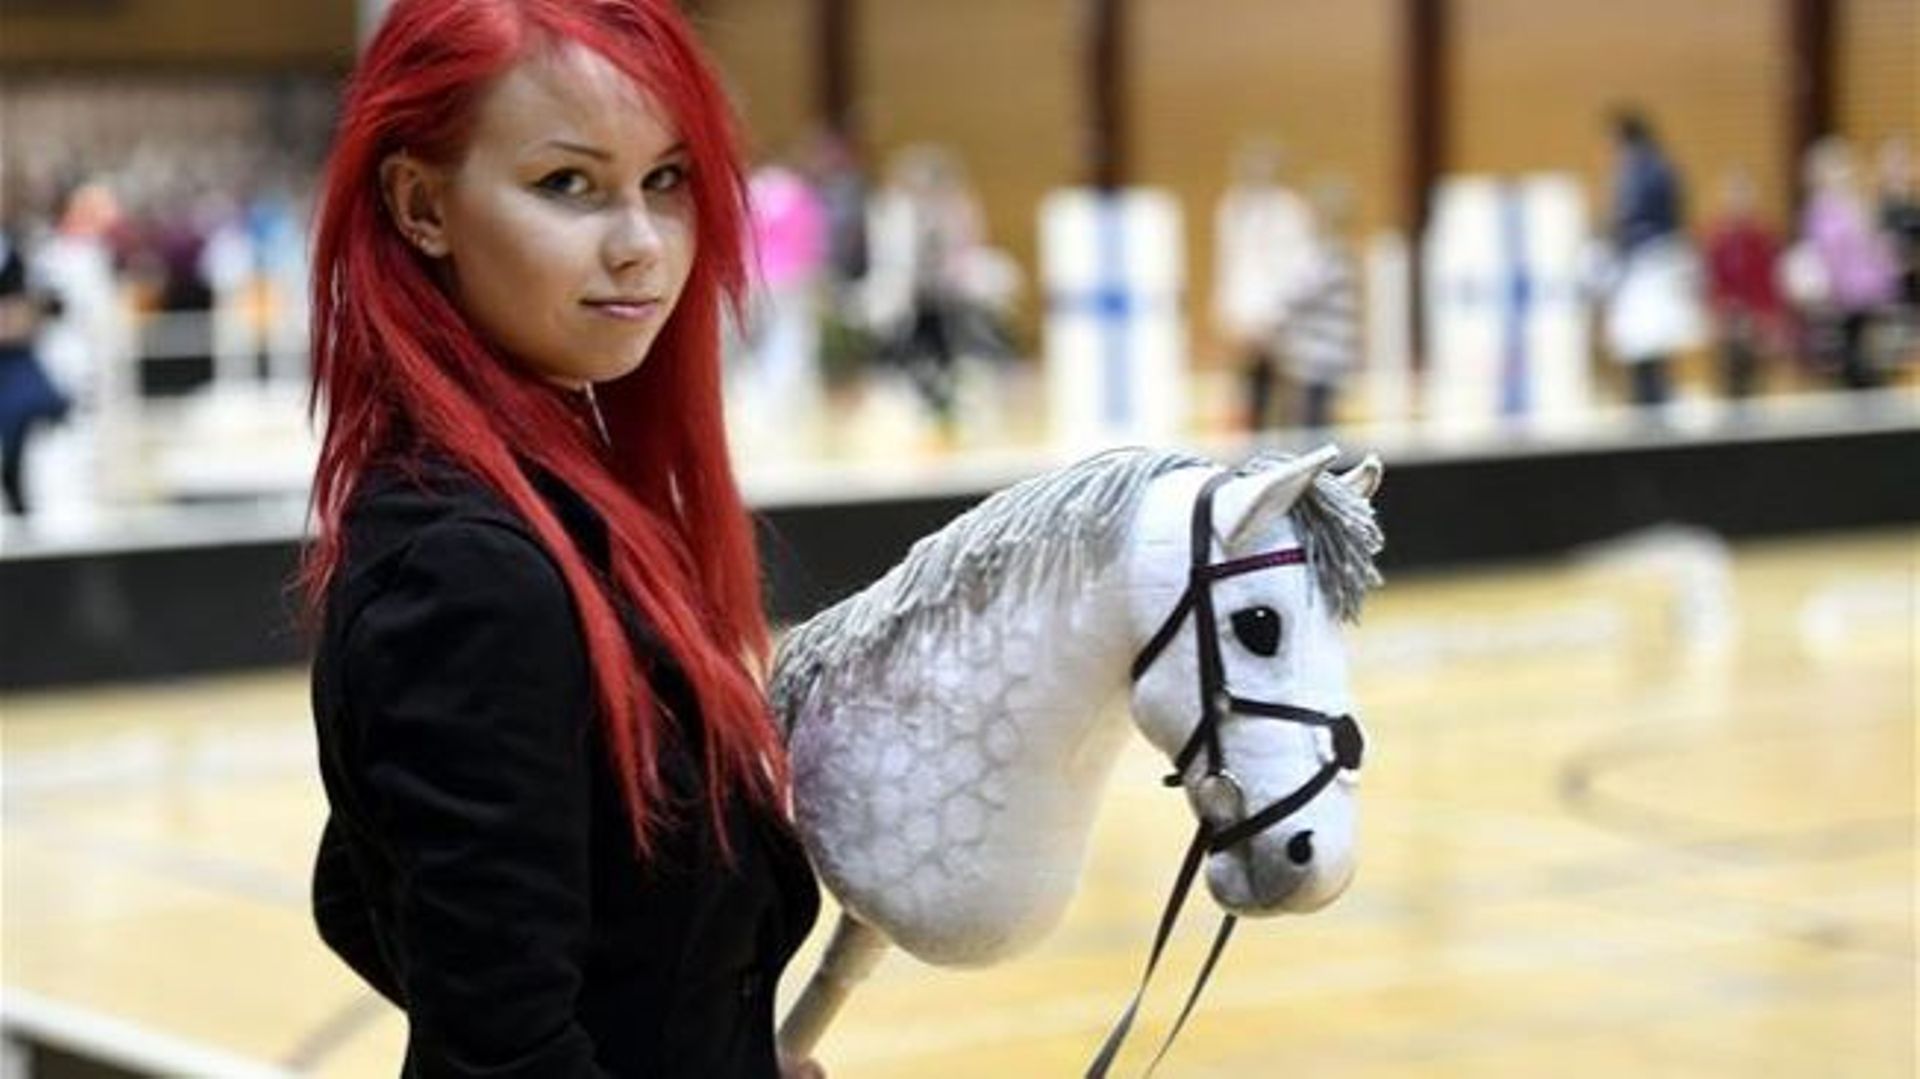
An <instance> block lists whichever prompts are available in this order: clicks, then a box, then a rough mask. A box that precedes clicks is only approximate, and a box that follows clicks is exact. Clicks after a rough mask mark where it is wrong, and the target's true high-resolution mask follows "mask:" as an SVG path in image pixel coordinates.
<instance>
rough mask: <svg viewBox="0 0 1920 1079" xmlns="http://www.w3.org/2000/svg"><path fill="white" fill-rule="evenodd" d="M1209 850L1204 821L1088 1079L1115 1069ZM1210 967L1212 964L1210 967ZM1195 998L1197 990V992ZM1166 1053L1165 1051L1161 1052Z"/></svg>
mask: <svg viewBox="0 0 1920 1079" xmlns="http://www.w3.org/2000/svg"><path fill="white" fill-rule="evenodd" d="M1206 850H1207V826H1206V824H1205V823H1204V822H1202V823H1201V825H1200V827H1199V828H1198V829H1197V830H1196V831H1195V832H1194V833H1193V842H1191V843H1189V844H1187V856H1186V857H1185V858H1184V859H1182V860H1181V862H1180V874H1179V875H1178V876H1177V877H1175V878H1174V881H1173V891H1171V892H1169V893H1168V894H1167V905H1166V907H1165V908H1164V909H1163V910H1162V911H1161V912H1160V928H1159V929H1157V930H1155V931H1154V934H1153V950H1152V951H1150V952H1148V953H1147V969H1146V970H1145V971H1144V972H1142V973H1141V975H1140V987H1139V988H1138V989H1135V990H1134V991H1133V1001H1132V1002H1131V1003H1129V1004H1128V1005H1127V1010H1126V1011H1124V1012H1121V1013H1120V1019H1119V1021H1118V1022H1116V1023H1114V1025H1113V1030H1112V1032H1110V1033H1109V1034H1108V1035H1107V1040H1106V1044H1104V1045H1102V1046H1101V1047H1100V1052H1099V1053H1098V1054H1097V1055H1096V1056H1095V1057H1094V1058H1093V1063H1092V1064H1089V1065H1087V1079H1103V1077H1104V1076H1105V1075H1106V1074H1107V1069H1108V1068H1111V1067H1112V1066H1113V1058H1114V1057H1116V1056H1118V1055H1119V1054H1120V1046H1121V1045H1122V1044H1124V1043H1125V1042H1126V1040H1127V1031H1129V1030H1131V1029H1133V1020H1134V1017H1135V1016H1136V1015H1138V1014H1139V1012H1140V1001H1141V999H1142V998H1144V997H1145V996H1146V995H1147V983H1148V982H1151V981H1152V980H1153V970H1154V968H1155V967H1157V966H1159V965H1160V953H1161V952H1163V951H1165V950H1166V947H1167V938H1168V937H1170V936H1172V935H1173V923H1174V922H1176V921H1178V920H1179V917H1180V908H1181V907H1183V906H1185V905H1186V902H1187V893H1188V892H1189V891H1190V890H1192V888H1193V878H1194V876H1195V875H1196V874H1198V873H1199V872H1200V860H1201V857H1202V856H1203V855H1205V854H1206ZM1209 967H1211V964H1209ZM1195 993H1196V995H1197V994H1198V990H1197V989H1196V990H1195ZM1164 1051H1165V1050H1164V1049H1163V1050H1162V1052H1164Z"/></svg>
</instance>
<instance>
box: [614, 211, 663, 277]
mask: <svg viewBox="0 0 1920 1079" xmlns="http://www.w3.org/2000/svg"><path fill="white" fill-rule="evenodd" d="M660 242H661V241H660V227H659V224H658V223H657V222H655V221H654V219H653V215H652V214H651V213H649V212H648V210H647V207H646V205H645V204H644V203H641V204H638V205H633V206H628V207H626V208H624V209H622V210H620V211H619V212H618V213H616V214H615V215H614V219H613V222H612V223H611V225H610V226H609V227H608V229H607V236H606V240H605V244H604V247H605V255H606V260H607V265H608V266H609V267H610V268H612V269H621V268H624V267H627V266H631V265H635V264H639V265H645V264H647V263H650V262H652V261H653V260H655V259H656V258H658V257H659V255H660Z"/></svg>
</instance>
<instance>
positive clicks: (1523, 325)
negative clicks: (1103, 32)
mask: <svg viewBox="0 0 1920 1079" xmlns="http://www.w3.org/2000/svg"><path fill="white" fill-rule="evenodd" d="M1586 243H1587V209H1586V199H1585V196H1584V195H1583V194H1582V192H1581V190H1580V185H1579V181H1578V180H1577V179H1575V178H1574V177H1571V176H1565V175H1559V174H1545V175H1536V176H1528V177H1523V178H1521V179H1519V180H1512V181H1509V180H1501V179H1494V178H1490V177H1477V176H1469V177H1456V178H1453V179H1450V180H1446V181H1444V182H1443V183H1442V184H1441V186H1440V189H1439V191H1438V192H1437V196H1436V199H1435V203H1434V217H1433V222H1432V224H1431V226H1430V227H1429V228H1428V231H1427V236H1426V240H1425V243H1424V245H1423V251H1422V253H1421V257H1422V258H1423V260H1424V266H1425V269H1426V274H1425V288H1426V301H1427V302H1426V313H1427V314H1426V317H1427V324H1426V331H1427V335H1426V336H1427V355H1426V361H1427V362H1426V378H1425V403H1426V415H1427V418H1428V420H1429V422H1430V423H1431V424H1433V425H1434V426H1435V427H1436V428H1437V429H1439V430H1441V431H1445V432H1451V433H1473V432H1480V431H1485V430H1488V429H1492V428H1497V427H1501V426H1507V425H1511V424H1513V423H1515V422H1523V423H1525V424H1526V425H1528V426H1530V427H1533V428H1534V429H1543V428H1551V427H1553V426H1554V425H1555V424H1557V423H1560V422H1563V421H1565V420H1566V419H1567V418H1569V417H1571V416H1574V415H1577V414H1578V413H1580V412H1583V411H1585V409H1586V408H1587V407H1588V405H1589V404H1590V402H1591V400H1592V377H1591V373H1590V369H1589V354H1590V345H1589V340H1588V337H1589V331H1588V315H1587V307H1586V301H1585V298H1584V296H1583V294H1582V289H1581V281H1582V275H1583V272H1584V264H1585V251H1586Z"/></svg>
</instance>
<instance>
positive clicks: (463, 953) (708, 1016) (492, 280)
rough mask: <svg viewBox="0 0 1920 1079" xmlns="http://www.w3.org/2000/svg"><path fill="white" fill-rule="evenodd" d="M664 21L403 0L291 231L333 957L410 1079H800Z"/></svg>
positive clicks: (782, 774)
mask: <svg viewBox="0 0 1920 1079" xmlns="http://www.w3.org/2000/svg"><path fill="white" fill-rule="evenodd" d="M741 214H742V185H741V179H740V170H739V165H738V160H737V156H736V149H735V138H734V134H733V130H732V126H731V121H730V119H729V117H728V115H727V112H726V110H725V108H724V106H723V97H722V94H721V92H720V90H719V88H718V87H717V85H716V83H715V79H714V75H713V73H712V71H711V69H710V67H709V66H708V64H707V63H706V61H705V60H704V59H703V58H702V57H701V55H700V53H699V50H698V48H697V46H696V45H695V44H694V42H693V40H692V37H691V35H690V33H689V31H688V29H687V27H686V26H685V24H684V23H683V22H682V20H681V17H680V16H679V15H678V14H677V13H676V12H675V10H674V7H673V5H672V2H671V0H397V2H396V3H395V4H394V5H393V8H392V10H391V12H390V13H389V15H388V17H387V19H386V22H385V23H384V25H383V26H382V28H381V30H380V32H379V33H378V35H377V36H376V37H375V38H374V40H373V41H372V43H371V44H370V46H369V48H368V50H367V53H366V55H365V57H364V58H363V60H362V62H361V65H360V68H359V70H358V71H357V73H356V74H355V76H354V78H353V80H352V81H351V83H350V85H349V87H348V89H347V93H346V96H345V100H344V102H343V105H342V115H341V120H340V129H339V133H338V138H337V143H336V146H335V148H334V152H333V156H332V158H331V160H330V161H329V163H328V166H327V171H326V175H325V177H324V187H323V197H322V205H321V210H320V218H319V222H318V229H317V235H316V239H315V251H314V270H315V294H314V301H315V330H314V357H315V368H314V371H315V388H316V396H317V398H318V401H319V403H320V404H321V405H322V406H323V407H324V411H325V414H326V434H325V442H324V446H323V449H322V453H321V458H320V465H319V472H318V476H317V477H316V486H315V496H314V497H315V513H316V516H317V518H318V524H319V536H318V540H317V542H316V543H315V544H314V546H313V548H312V551H311V555H310V559H309V564H308V566H307V574H306V584H307V586H308V589H309V592H308V595H309V598H310V601H311V603H312V605H313V610H314V613H315V616H316V623H317V631H318V654H317V657H316V660H315V666H314V694H313V701H314V714H315V720H316V725H317V727H318V732H319V746H320V768H321V774H322V778H323V779H324V781H325V784H326V789H327V794H328V798H329V801H330V804H331V807H332V815H331V817H330V819H329V821H328V823H327V827H326V831H325V834H324V835H323V837H322V840H321V846H320V853H319V861H318V865H317V867H316V870H315V878H314V907H315V914H316V917H317V920H318V922H319V926H320V932H321V935H322V937H323V938H324V939H325V940H326V942H327V943H328V945H329V946H331V947H332V948H333V950H334V951H336V952H337V953H339V955H340V956H341V957H342V958H343V959H345V960H346V961H347V963H349V964H350V965H351V966H352V967H353V968H354V969H355V970H356V971H358V972H359V974H360V975H361V976H362V977H363V978H365V979H366V980H367V981H368V982H369V983H370V984H371V985H372V986H373V987H374V988H376V989H378V990H379V991H380V992H381V993H383V994H384V995H385V996H387V997H388V998H389V999H391V1000H392V1001H393V1002H394V1003H395V1004H397V1005H398V1006H399V1007H401V1008H402V1009H404V1010H405V1012H406V1014H407V1021H408V1032H409V1037H408V1044H407V1057H406V1061H405V1064H404V1068H403V1070H404V1074H406V1075H409V1076H413V1075H418V1076H480V1075H485V1076H489V1077H495V1079H500V1077H507V1076H527V1077H535V1076H537V1077H540V1079H549V1077H571V1076H639V1075H645V1076H671V1075H686V1076H703V1077H712V1076H763V1075H764V1076H771V1075H776V1074H787V1075H796V1074H799V1075H818V1074H820V1072H819V1069H818V1067H817V1066H816V1065H813V1064H812V1063H810V1062H803V1063H797V1064H792V1065H788V1066H786V1067H785V1068H784V1069H783V1068H782V1065H781V1064H780V1063H779V1062H777V1060H776V1053H775V1050H774V1046H773V1016H772V1009H773V989H774V983H775V981H776V979H777V977H778V975H779V972H780V970H781V969H782V967H783V966H784V965H785V963H786V962H787V960H788V958H789V957H790V956H791V955H792V953H793V951H794V949H795V948H796V947H797V946H798V944H799V943H800V941H801V940H802V939H803V938H804V937H805V936H806V934H807V931H808V929H809V928H810V927H811V925H812V923H813V920H814V917H815V914H816V911H817V907H818V897H817V892H816V890H815V886H814V882H813V878H812V876H811V873H810V871H809V869H808V867H807V864H806V861H805V857H804V855H803V853H802V852H801V850H800V849H799V847H798V846H797V844H796V843H795V842H794V839H793V837H792V833H791V831H790V828H789V825H788V822H787V817H786V815H785V796H786V778H787V776H786V765H785V758H784V756H783V752H782V748H781V746H780V743H779V741H778V738H777V736H776V733H775V731H774V730H773V727H772V725H771V723H770V721H769V717H768V712H767V709H766V706H765V703H764V700H763V697H762V694H761V691H760V688H759V677H760V675H761V674H762V673H763V671H764V664H765V657H766V654H767V646H768V634H767V628H766V624H765V621H764V616H763V614H762V611H761V606H760V591H759V585H758V580H759V578H758V570H757V563H756V560H755V553H754V544H753V538H752V532H751V526H750V524H749V521H748V518H747V515H746V513H745V511H744V509H743V507H742V505H741V502H740V497H739V494H738V492H737V489H736V487H735V484H734V481H733V477H732V475H731V473H730V471H729V467H728V463H727V459H726V452H725V445H726V442H725V438H724V433H723V431H722V427H721V405H720V393H719V385H720V377H719V371H718V348H719V345H718V342H719V326H718V319H719V318H720V317H721V314H722V308H723V305H724V304H725V303H726V302H727V301H729V300H731V301H733V302H734V303H735V304H737V303H738V297H739V295H740V290H741V285H742V281H743V278H744V270H743V261H744V259H743V253H742V251H741V249H740V240H739V237H741V236H742V235H743V229H742V227H741V226H742V217H741Z"/></svg>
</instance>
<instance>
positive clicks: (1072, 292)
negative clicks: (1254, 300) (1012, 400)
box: [1040, 188, 1187, 447]
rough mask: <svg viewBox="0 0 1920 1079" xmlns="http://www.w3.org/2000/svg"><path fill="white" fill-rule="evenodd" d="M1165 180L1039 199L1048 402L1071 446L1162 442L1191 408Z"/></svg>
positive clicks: (1175, 242) (1173, 216) (1182, 281)
mask: <svg viewBox="0 0 1920 1079" xmlns="http://www.w3.org/2000/svg"><path fill="white" fill-rule="evenodd" d="M1182 229H1183V225H1182V221H1181V216H1180V206H1179V203H1178V202H1177V201H1175V199H1174V198H1173V196H1172V195H1170V194H1169V193H1167V192H1165V191H1159V190H1153V189H1147V188H1129V189H1126V190H1122V191H1116V192H1101V191H1096V190H1092V189H1088V188H1071V189H1066V190H1061V191H1056V192H1054V193H1053V194H1051V195H1048V196H1047V197H1046V198H1045V199H1044V200H1043V201H1042V202H1041V205H1040V279H1041V285H1042V288H1043V289H1044V290H1045V295H1046V298H1047V317H1046V327H1045V354H1046V365H1047V390H1048V398H1049V402H1048V411H1049V415H1050V417H1051V426H1052V433H1053V436H1054V438H1055V439H1056V440H1058V441H1060V442H1062V443H1065V444H1067V445H1070V446H1073V447H1090V446H1097V445H1107V444H1112V443H1115V442H1128V441H1164V440H1168V439H1172V438H1174V437H1176V436H1177V435H1179V434H1180V432H1181V428H1182V421H1183V419H1184V416H1185V409H1186V393H1185V363H1186V352H1187V330H1186V321H1185V317H1184V315H1183V313H1182V309H1181V304H1182V298H1183V294H1184V291H1185V285H1186V254H1185V249H1184V242H1183V232H1182Z"/></svg>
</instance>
